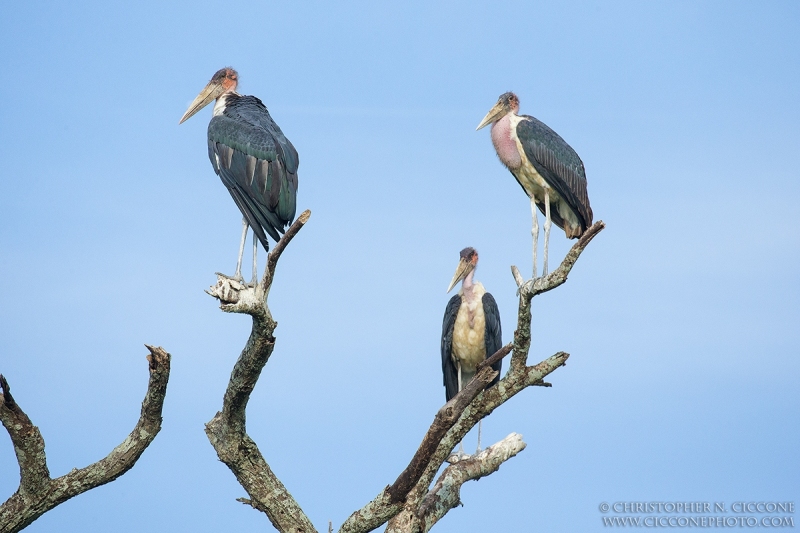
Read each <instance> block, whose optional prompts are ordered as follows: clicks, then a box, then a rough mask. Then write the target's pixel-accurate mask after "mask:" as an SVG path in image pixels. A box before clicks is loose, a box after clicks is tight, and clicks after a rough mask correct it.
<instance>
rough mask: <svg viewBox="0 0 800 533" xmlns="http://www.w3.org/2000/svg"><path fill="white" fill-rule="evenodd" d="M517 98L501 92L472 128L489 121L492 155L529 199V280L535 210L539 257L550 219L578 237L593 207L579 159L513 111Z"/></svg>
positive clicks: (544, 128)
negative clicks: (541, 230)
mask: <svg viewBox="0 0 800 533" xmlns="http://www.w3.org/2000/svg"><path fill="white" fill-rule="evenodd" d="M518 112H519V99H518V98H517V95H515V94H514V93H511V92H508V93H504V94H502V95H500V98H499V99H498V100H497V103H496V104H495V105H494V107H493V108H492V109H491V110H490V111H489V112H488V113H487V114H486V116H485V117H483V120H481V123H480V124H478V128H477V129H481V128H483V127H484V126H486V125H488V124H491V125H492V144H494V148H495V150H496V151H497V157H499V158H500V161H501V162H502V163H503V164H504V165H505V166H506V167H507V168H508V170H510V171H511V173H512V174H513V175H514V177H515V178H516V179H517V182H519V184H520V185H521V186H522V190H524V191H525V194H527V195H528V197H529V198H530V200H531V215H532V217H533V228H532V229H531V235H532V236H533V278H534V279H536V247H537V242H538V240H539V221H538V217H537V216H536V208H537V207H538V208H539V210H540V211H541V212H542V213H544V215H545V218H546V220H545V223H544V261H543V268H542V275H543V276H544V275H547V248H548V244H549V241H550V225H551V221H552V222H555V223H556V226H558V227H559V228H561V229H563V230H564V232H565V233H566V234H567V237H568V238H570V239H577V238H578V237H580V236H581V235H583V232H584V231H586V228H588V227H589V226H591V225H592V208H591V206H590V205H589V195H588V193H587V192H586V171H585V170H584V168H583V161H581V158H580V157H578V154H577V153H575V150H573V149H572V147H571V146H570V145H568V144H567V143H566V142H565V141H564V139H562V138H561V137H560V136H559V135H558V134H557V133H556V132H554V131H553V130H551V129H550V128H549V127H547V125H546V124H544V123H543V122H541V121H539V120H537V119H535V118H534V117H531V116H528V115H518V114H517V113H518Z"/></svg>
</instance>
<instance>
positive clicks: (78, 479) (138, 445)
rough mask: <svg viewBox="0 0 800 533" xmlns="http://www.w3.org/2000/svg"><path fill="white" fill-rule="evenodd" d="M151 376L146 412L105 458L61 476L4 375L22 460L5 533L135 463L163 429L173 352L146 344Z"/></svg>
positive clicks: (1, 530) (1, 405)
mask: <svg viewBox="0 0 800 533" xmlns="http://www.w3.org/2000/svg"><path fill="white" fill-rule="evenodd" d="M147 349H148V350H150V355H148V356H147V361H148V364H149V370H150V381H149V383H148V384H147V393H146V394H145V397H144V401H143V402H142V413H141V415H140V416H139V421H138V422H137V423H136V426H135V427H134V428H133V431H131V433H130V435H128V437H127V438H126V439H125V440H123V441H122V443H121V444H120V445H119V446H117V447H116V448H114V449H113V450H112V451H111V453H109V454H108V455H107V456H106V457H105V458H103V459H101V460H99V461H97V462H96V463H93V464H91V465H89V466H87V467H85V468H81V469H76V468H73V469H72V470H71V471H70V472H69V473H68V474H65V475H63V476H61V477H58V478H55V479H53V478H51V477H50V470H49V469H48V468H47V457H46V456H45V453H44V439H43V438H42V434H41V432H40V431H39V428H38V427H36V426H34V425H33V422H31V420H30V418H28V415H26V414H25V413H24V412H23V411H22V408H21V407H20V406H19V404H18V403H17V402H16V400H15V399H14V397H13V396H11V389H10V387H9V386H8V382H7V381H6V378H5V377H3V376H2V375H0V388H2V395H0V422H2V423H3V426H5V428H6V430H7V431H8V434H9V436H11V442H12V443H13V444H14V452H15V453H16V454H17V462H18V463H19V475H20V482H19V488H18V489H17V492H15V493H14V495H13V496H11V497H10V498H9V499H8V500H6V502H5V503H3V505H0V533H14V532H16V531H20V530H22V529H23V528H25V527H26V526H28V525H30V524H31V522H33V521H34V520H36V519H37V518H39V517H40V516H42V515H43V514H44V513H46V512H47V511H49V510H50V509H52V508H53V507H55V506H56V505H59V504H61V503H64V502H65V501H67V500H69V499H70V498H72V497H74V496H77V495H78V494H81V493H83V492H86V491H87V490H90V489H93V488H95V487H99V486H100V485H105V484H106V483H110V482H111V481H114V480H115V479H117V478H118V477H120V476H121V475H122V474H124V473H125V472H127V471H128V470H130V469H131V468H133V465H134V464H136V461H137V460H138V459H139V457H141V455H142V453H143V452H144V450H145V449H146V448H147V447H148V446H149V445H150V443H151V442H153V439H154V438H155V437H156V435H157V434H158V432H159V431H160V430H161V409H162V407H163V406H164V397H165V396H166V394H167V382H168V381H169V370H170V355H169V354H168V353H167V352H165V351H164V350H163V349H162V348H158V347H153V346H147Z"/></svg>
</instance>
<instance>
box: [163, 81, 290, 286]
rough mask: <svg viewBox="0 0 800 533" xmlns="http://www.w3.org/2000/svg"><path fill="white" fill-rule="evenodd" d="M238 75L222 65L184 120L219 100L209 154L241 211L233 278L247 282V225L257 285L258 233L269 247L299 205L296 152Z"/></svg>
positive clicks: (266, 246)
mask: <svg viewBox="0 0 800 533" xmlns="http://www.w3.org/2000/svg"><path fill="white" fill-rule="evenodd" d="M238 83H239V75H238V73H237V72H236V71H235V70H233V69H232V68H230V67H226V68H223V69H220V70H218V71H217V72H216V74H214V76H213V77H212V78H211V81H210V82H208V85H206V87H205V89H203V90H202V91H201V92H200V94H198V95H197V98H195V99H194V102H192V103H191V105H190V106H189V109H187V110H186V113H184V114H183V116H182V117H181V120H180V122H179V124H182V123H183V122H184V121H186V120H187V119H188V118H189V117H191V116H192V115H194V114H195V113H197V112H198V111H200V110H201V109H202V108H203V107H205V106H206V105H208V104H209V103H210V102H211V100H215V99H216V103H215V104H214V114H213V116H212V117H211V122H209V124H208V158H209V159H210V160H211V166H213V167H214V172H216V173H217V175H218V176H219V177H220V179H221V180H222V183H223V184H225V187H227V189H228V192H229V193H231V196H232V197H233V201H234V202H236V205H237V206H238V207H239V211H241V212H242V216H243V217H244V218H243V219H242V239H241V242H240V244H239V260H238V261H237V263H236V273H235V274H234V279H237V280H239V281H242V255H243V254H244V243H245V239H246V238H247V228H248V227H250V228H253V285H255V284H256V283H257V271H256V252H257V244H256V237H258V240H259V241H261V245H262V246H263V247H264V249H265V250H266V251H269V242H268V241H267V234H269V236H270V237H272V238H273V239H275V241H277V240H279V239H280V235H279V234H280V233H283V232H284V230H285V228H286V226H287V225H288V224H289V223H290V222H291V221H292V219H294V215H295V209H296V206H297V166H298V164H299V160H298V157H297V150H295V149H294V146H292V143H290V142H289V139H287V138H286V137H285V136H284V135H283V132H282V131H281V129H280V128H279V127H278V125H277V124H275V121H274V120H272V117H271V116H270V115H269V111H267V108H266V106H265V105H264V104H263V103H262V102H261V100H259V99H258V98H256V97H255V96H242V95H240V94H239V93H237V92H236V86H237V85H238Z"/></svg>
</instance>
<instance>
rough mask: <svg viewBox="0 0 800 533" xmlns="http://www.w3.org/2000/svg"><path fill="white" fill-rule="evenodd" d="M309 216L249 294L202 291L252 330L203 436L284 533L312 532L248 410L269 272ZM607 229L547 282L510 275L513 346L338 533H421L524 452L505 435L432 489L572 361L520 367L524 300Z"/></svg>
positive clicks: (557, 278) (445, 410) (264, 353)
mask: <svg viewBox="0 0 800 533" xmlns="http://www.w3.org/2000/svg"><path fill="white" fill-rule="evenodd" d="M309 216H310V212H308V211H306V212H305V213H303V214H302V215H301V216H300V217H298V220H297V221H296V222H295V223H294V224H293V225H292V227H291V228H290V229H289V230H288V231H287V233H286V235H284V237H283V238H282V239H281V240H280V241H279V242H278V244H277V245H276V246H275V249H274V250H273V252H272V253H271V254H270V255H269V258H268V260H267V268H266V271H265V273H264V276H263V278H262V281H261V283H259V284H258V285H257V286H256V287H248V286H245V285H242V284H241V283H238V282H236V281H235V280H231V279H230V278H227V277H226V276H222V275H218V278H219V279H218V283H217V285H216V286H215V287H212V288H211V289H210V290H209V291H208V292H209V294H211V295H212V296H214V297H215V298H218V299H219V300H220V302H221V304H222V305H221V308H222V309H223V310H224V311H227V312H234V313H246V314H249V315H251V316H252V317H253V329H252V331H251V334H250V338H249V339H248V341H247V345H246V346H245V348H244V350H243V351H242V354H241V355H240V357H239V359H238V361H237V362H236V365H235V366H234V369H233V372H232V374H231V380H230V383H229V385H228V389H227V390H226V392H225V396H224V399H223V408H222V411H220V412H219V413H217V415H216V416H215V417H214V418H213V419H212V420H211V421H210V422H208V424H206V434H207V435H208V438H209V440H210V441H211V444H212V445H213V446H214V448H215V449H216V451H217V455H218V456H219V458H220V460H222V461H223V462H224V463H225V464H226V465H228V467H229V468H230V469H231V471H232V472H233V473H234V475H236V478H237V479H238V480H239V483H240V484H241V485H242V486H243V487H244V488H245V490H246V491H247V493H248V494H249V496H250V498H249V499H244V498H241V499H240V500H239V501H242V502H243V503H246V504H248V505H251V506H252V507H254V508H255V509H258V510H261V511H263V512H264V513H266V514H267V516H268V517H269V519H270V521H271V522H272V524H273V525H274V526H275V528H276V529H278V531H281V532H282V533H288V532H306V533H310V532H315V531H316V530H315V529H314V526H313V525H312V524H311V522H310V520H309V519H308V517H307V516H306V515H305V513H304V512H303V511H302V509H301V508H300V506H299V505H298V504H297V502H296V501H295V500H294V499H293V498H292V496H291V495H290V494H289V492H288V490H287V489H286V487H284V486H283V484H282V483H281V482H280V480H278V478H277V477H276V476H275V475H274V474H273V473H272V471H271V470H270V468H269V466H268V465H267V463H266V461H265V460H264V458H263V456H262V455H261V453H260V451H259V450H258V447H257V446H256V444H255V443H254V442H253V441H252V440H251V439H250V437H249V436H248V435H247V433H246V428H245V408H246V406H247V402H248V399H249V397H250V394H251V392H252V391H253V388H254V387H255V384H256V382H257V380H258V377H259V376H260V373H261V371H262V370H263V368H264V366H265V365H266V363H267V361H268V360H269V357H270V355H271V354H272V350H273V348H274V344H275V338H274V337H273V335H272V334H273V332H274V330H275V327H276V326H277V323H276V322H275V321H274V320H273V319H272V316H271V315H270V312H269V308H268V307H267V296H268V294H269V290H270V288H271V285H272V282H273V279H274V272H275V267H276V265H277V262H278V259H279V257H280V254H281V253H282V252H283V250H284V249H285V248H286V245H287V244H288V243H289V241H290V240H291V238H292V237H293V236H294V235H296V234H297V232H298V231H299V230H300V228H301V227H302V226H303V224H305V222H306V221H307V220H308V217H309ZM604 227H605V225H604V224H603V223H602V222H598V223H596V224H595V225H593V226H592V227H591V228H589V229H588V230H587V231H586V232H585V233H584V235H583V236H582V237H581V239H580V240H579V241H578V242H577V243H576V244H575V245H574V246H573V247H572V249H571V250H570V252H569V253H568V254H567V256H566V257H565V259H564V261H563V262H562V263H561V265H560V266H559V267H558V268H557V269H556V270H555V271H553V272H552V273H551V274H549V275H548V276H545V277H544V278H539V279H537V280H533V281H531V282H530V283H529V284H526V283H523V282H522V281H521V276H519V272H518V271H517V270H516V267H512V270H513V271H514V273H515V279H517V280H518V285H520V303H519V312H518V323H517V330H516V331H515V333H514V341H513V343H512V344H509V345H507V346H505V347H503V348H502V349H501V350H499V351H498V352H497V353H495V354H493V355H492V356H491V357H489V358H488V359H487V360H486V361H484V362H482V363H481V364H480V365H479V366H478V368H477V373H476V376H475V378H473V380H472V381H471V382H470V383H469V384H468V385H467V386H466V387H465V388H464V389H463V390H462V391H460V392H459V393H458V394H457V395H456V396H455V397H454V398H453V399H452V400H450V402H448V403H447V404H445V405H444V406H443V407H442V408H441V409H440V410H439V412H437V414H436V416H435V417H434V420H433V422H432V423H431V426H430V428H429V429H428V431H427V432H426V434H425V436H424V437H423V440H422V442H421V443H420V446H419V448H418V449H417V452H416V453H415V454H414V457H413V458H412V459H411V461H410V463H409V464H408V466H407V467H406V469H405V470H404V471H403V472H402V473H401V474H400V475H399V476H398V478H397V480H395V482H394V483H393V484H392V485H390V486H387V487H386V488H385V489H383V491H381V492H380V493H379V494H378V496H377V497H376V498H375V499H374V500H372V501H371V502H369V503H368V504H367V505H365V506H364V507H362V508H361V509H359V510H358V511H356V512H354V513H353V514H352V515H351V516H350V517H349V518H348V519H347V520H346V521H345V522H344V523H343V524H342V526H341V528H340V529H339V532H340V533H366V532H368V531H371V530H373V529H375V528H377V527H379V526H380V525H382V524H385V523H386V522H387V521H388V522H389V527H388V530H389V531H404V532H406V531H408V532H412V531H413V532H417V531H423V530H424V531H427V530H428V529H429V528H430V527H431V526H433V524H435V523H436V522H437V521H438V520H439V519H440V518H441V517H442V516H444V514H445V513H446V512H447V511H448V510H450V509H452V508H453V506H455V505H456V504H457V503H458V493H459V488H460V486H461V485H462V484H463V483H464V482H465V481H468V480H470V479H477V478H479V477H481V476H485V475H488V474H490V473H492V472H494V471H496V470H497V468H499V465H500V464H501V463H502V462H504V461H506V460H507V459H508V458H510V457H512V456H513V455H516V454H517V453H519V452H520V451H521V450H522V449H523V448H524V447H525V444H524V443H523V442H522V440H521V437H519V436H516V435H514V434H512V435H510V436H509V437H507V438H506V439H504V440H503V441H501V442H499V443H497V444H496V445H494V446H492V447H490V448H489V449H487V450H486V451H484V452H482V453H481V454H479V455H478V456H476V457H474V458H471V459H467V460H464V461H461V462H459V463H456V464H454V465H452V466H450V467H448V468H447V469H446V470H445V472H444V474H443V475H442V476H441V477H440V479H439V481H438V482H437V484H436V485H435V486H434V487H433V489H430V485H431V482H432V481H433V478H434V476H435V475H436V472H437V471H438V470H439V468H440V467H441V466H442V464H443V463H444V461H445V460H446V459H447V457H448V456H449V454H450V451H451V450H452V449H453V447H454V446H455V445H456V444H457V443H458V442H460V441H461V439H463V438H464V436H465V435H466V434H467V433H468V432H469V431H470V430H471V429H472V428H473V427H475V425H477V423H478V422H479V421H480V420H481V419H483V418H484V417H486V416H488V415H489V414H491V413H492V412H493V411H494V410H495V409H496V408H498V407H499V406H500V405H502V404H503V403H505V402H506V401H508V400H509V399H510V398H511V397H513V396H514V395H516V394H517V393H519V392H520V391H522V390H524V389H525V388H527V387H531V386H541V387H549V386H550V384H549V383H546V382H544V378H545V376H547V375H548V374H550V373H551V372H553V371H554V370H556V369H557V368H559V367H560V366H563V365H564V364H565V362H566V360H567V358H568V357H569V355H568V354H566V353H564V352H559V353H557V354H555V355H553V356H551V357H549V358H548V359H545V360H544V361H542V362H540V363H539V364H537V365H535V366H527V363H526V361H527V357H528V352H529V350H530V345H531V309H530V308H531V300H532V299H533V297H534V296H536V295H537V294H540V293H542V292H546V291H549V290H552V289H553V288H555V287H557V286H559V285H561V284H562V283H564V282H565V281H566V279H567V275H568V274H569V272H570V270H571V269H572V267H573V266H574V264H575V262H576V261H577V260H578V258H579V257H580V254H581V252H582V251H583V250H584V249H585V248H586V246H587V245H588V243H589V242H590V241H591V240H592V238H594V236H595V235H596V234H597V233H598V232H599V231H601V230H602V229H603V228H604ZM526 285H529V286H528V287H526ZM511 351H513V355H512V358H511V364H510V369H509V371H508V373H507V374H506V375H505V376H504V377H503V379H501V380H500V381H499V382H498V383H497V385H495V386H493V387H491V388H489V389H485V387H486V386H487V384H488V383H491V381H492V380H493V379H494V377H495V376H496V372H495V371H494V370H493V369H492V368H491V365H492V364H493V363H495V362H496V361H498V360H499V359H501V358H502V357H504V356H506V355H507V354H508V353H509V352H511ZM329 527H330V526H329Z"/></svg>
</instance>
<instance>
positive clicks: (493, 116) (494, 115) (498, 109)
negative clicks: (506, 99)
mask: <svg viewBox="0 0 800 533" xmlns="http://www.w3.org/2000/svg"><path fill="white" fill-rule="evenodd" d="M505 112H506V108H505V107H504V106H503V104H502V103H501V102H497V103H496V104H494V107H493V108H492V109H490V110H489V112H488V113H486V116H485V117H483V120H481V123H480V124H478V127H477V128H475V131H478V130H479V129H481V128H484V127H486V126H487V125H488V124H491V123H492V122H494V121H496V120H499V119H500V117H502V116H503V115H504V114H505Z"/></svg>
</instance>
